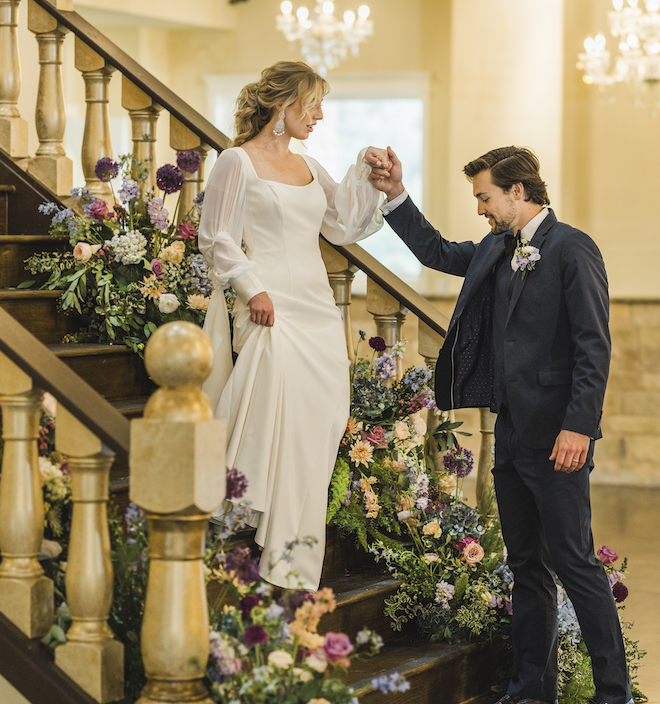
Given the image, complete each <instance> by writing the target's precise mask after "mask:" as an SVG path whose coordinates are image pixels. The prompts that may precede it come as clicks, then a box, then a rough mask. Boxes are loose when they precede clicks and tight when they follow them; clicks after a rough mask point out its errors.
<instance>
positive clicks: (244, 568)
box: [225, 548, 259, 584]
mask: <svg viewBox="0 0 660 704" xmlns="http://www.w3.org/2000/svg"><path fill="white" fill-rule="evenodd" d="M225 569H226V570H227V572H234V573H235V574H236V578H237V579H238V581H239V582H243V584H251V583H252V582H256V581H257V579H259V559H258V558H257V559H256V560H255V559H254V558H253V557H252V554H251V553H250V548H236V550H232V551H231V552H230V553H229V554H228V555H227V558H226V560H225Z"/></svg>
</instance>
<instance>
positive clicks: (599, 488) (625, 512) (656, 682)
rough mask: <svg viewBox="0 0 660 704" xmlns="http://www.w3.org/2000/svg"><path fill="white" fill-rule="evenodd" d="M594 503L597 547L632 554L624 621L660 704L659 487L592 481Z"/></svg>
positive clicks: (648, 690) (642, 678)
mask: <svg viewBox="0 0 660 704" xmlns="http://www.w3.org/2000/svg"><path fill="white" fill-rule="evenodd" d="M596 471H597V470H596ZM470 479H472V481H470ZM464 493H465V495H466V498H467V500H468V503H472V500H473V496H474V478H472V477H470V478H468V479H467V480H466V483H465V486H464ZM591 504H592V516H593V518H592V527H593V533H594V543H595V547H596V549H598V547H599V546H600V545H608V546H609V547H611V548H612V549H613V550H614V551H615V552H616V553H617V554H618V555H619V557H620V558H621V559H623V558H624V557H627V558H628V570H627V574H628V577H627V579H626V586H627V587H628V589H629V591H630V593H629V596H628V599H627V600H626V609H625V611H624V612H623V620H624V621H629V622H632V623H633V624H634V625H633V628H632V630H631V631H630V634H631V636H632V638H633V640H638V641H639V646H640V648H641V649H642V650H646V652H647V655H646V657H645V658H644V659H643V660H642V666H641V668H640V670H639V676H638V684H639V688H640V689H641V691H642V692H644V694H646V696H647V697H648V699H649V704H660V551H659V550H658V547H657V544H656V543H655V540H660V489H651V488H633V487H619V486H612V485H602V484H601V485H598V484H593V485H592V487H591ZM617 564H620V562H619V563H617Z"/></svg>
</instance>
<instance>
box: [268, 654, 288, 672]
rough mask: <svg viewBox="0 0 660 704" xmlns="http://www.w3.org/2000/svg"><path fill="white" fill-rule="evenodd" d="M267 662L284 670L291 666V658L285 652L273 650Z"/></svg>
mask: <svg viewBox="0 0 660 704" xmlns="http://www.w3.org/2000/svg"><path fill="white" fill-rule="evenodd" d="M268 662H269V663H270V664H271V665H274V666H275V667H279V668H280V669H282V670H286V669H287V668H289V667H291V665H293V658H292V657H291V655H290V654H289V653H287V652H286V650H273V652H272V653H270V655H269V656H268Z"/></svg>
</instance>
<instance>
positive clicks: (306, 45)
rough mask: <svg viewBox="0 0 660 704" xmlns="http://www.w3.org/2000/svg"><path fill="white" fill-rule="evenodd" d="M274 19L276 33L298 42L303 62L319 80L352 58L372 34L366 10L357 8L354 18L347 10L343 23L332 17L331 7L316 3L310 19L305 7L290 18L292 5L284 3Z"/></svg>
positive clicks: (300, 8) (365, 6)
mask: <svg viewBox="0 0 660 704" xmlns="http://www.w3.org/2000/svg"><path fill="white" fill-rule="evenodd" d="M280 9H281V11H282V12H281V14H280V15H278V17H277V29H279V30H280V31H281V32H283V33H284V36H285V37H286V38H287V40H288V41H290V42H296V41H300V44H301V49H302V55H303V58H304V60H305V61H306V62H307V63H308V64H309V65H310V66H311V67H312V68H314V69H315V70H316V71H318V72H319V74H320V75H321V76H323V77H325V76H327V75H328V71H329V70H330V69H333V68H335V67H336V66H338V65H339V62H340V61H343V60H344V59H346V57H347V56H348V53H349V51H350V53H351V54H352V55H353V56H356V55H357V54H358V52H359V45H360V42H361V41H362V40H363V39H365V38H366V37H369V36H371V35H372V34H373V33H374V26H373V22H372V21H371V20H370V19H369V8H368V7H367V5H361V6H360V7H359V8H358V15H357V17H356V16H355V13H354V12H351V11H350V10H348V11H347V12H344V19H343V20H339V19H337V18H336V17H335V15H334V12H335V6H334V3H332V2H328V1H327V0H326V1H325V2H324V1H323V0H316V7H315V8H314V12H313V14H312V16H311V17H310V13H309V10H308V9H307V8H306V7H299V8H298V10H297V11H296V16H295V17H294V16H293V5H292V4H291V2H289V0H284V2H283V3H282V5H281V6H280Z"/></svg>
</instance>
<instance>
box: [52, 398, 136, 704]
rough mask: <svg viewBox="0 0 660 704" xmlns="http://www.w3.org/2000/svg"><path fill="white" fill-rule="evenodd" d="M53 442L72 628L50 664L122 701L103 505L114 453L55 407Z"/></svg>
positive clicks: (95, 692)
mask: <svg viewBox="0 0 660 704" xmlns="http://www.w3.org/2000/svg"><path fill="white" fill-rule="evenodd" d="M55 443H56V446H57V449H58V450H59V451H60V452H61V453H63V454H64V455H66V457H67V460H68V463H69V469H70V470H71V501H72V502H73V517H72V521H71V540H70V543H69V555H68V560H67V569H66V595H67V603H68V605H69V611H70V612H71V619H72V624H71V628H69V631H68V633H67V642H66V643H65V644H64V645H62V646H60V647H59V648H57V650H56V651H55V663H56V664H57V665H58V666H59V667H61V668H62V669H63V670H64V671H65V672H66V673H67V674H68V675H69V677H71V679H73V680H74V681H75V682H77V683H78V684H79V685H80V686H81V687H82V688H83V689H84V690H85V691H86V692H87V693H88V694H90V695H91V696H92V697H94V699H96V700H97V701H98V702H101V704H105V703H106V702H114V701H117V700H118V699H123V698H124V646H123V645H122V644H121V643H119V642H118V641H116V640H115V639H114V637H113V634H112V631H111V630H110V626H108V614H109V613H110V606H111V604H112V580H113V572H112V561H111V559H110V534H109V532H108V514H107V507H108V479H109V474H110V466H111V465H112V462H113V460H114V453H112V452H111V451H110V450H109V449H108V448H107V447H106V446H105V445H103V443H102V442H101V441H100V440H99V438H97V437H96V435H94V434H93V433H92V432H91V431H89V430H88V429H87V428H86V427H85V426H84V425H83V424H82V423H81V422H80V421H79V420H77V419H76V418H75V417H74V416H73V415H71V413H69V411H67V409H66V408H64V407H63V406H62V405H61V404H60V405H59V406H58V409H57V432H56V434H55Z"/></svg>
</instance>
